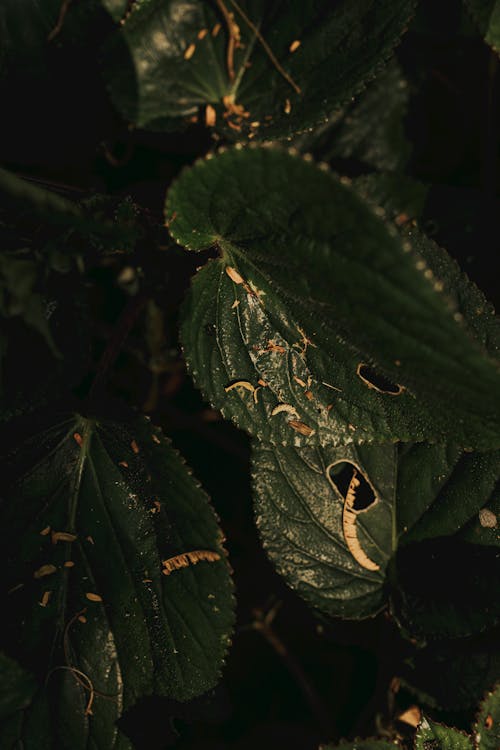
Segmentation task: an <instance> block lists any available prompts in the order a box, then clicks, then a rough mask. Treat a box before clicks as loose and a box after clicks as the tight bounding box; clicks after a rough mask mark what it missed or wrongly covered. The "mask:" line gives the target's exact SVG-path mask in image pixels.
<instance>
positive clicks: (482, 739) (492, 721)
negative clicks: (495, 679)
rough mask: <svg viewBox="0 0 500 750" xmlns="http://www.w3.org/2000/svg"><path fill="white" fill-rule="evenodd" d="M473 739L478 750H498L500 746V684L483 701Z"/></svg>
mask: <svg viewBox="0 0 500 750" xmlns="http://www.w3.org/2000/svg"><path fill="white" fill-rule="evenodd" d="M473 737H474V745H475V747H476V749H477V750H497V749H498V747H499V746H500V684H499V685H496V687H495V688H493V690H492V691H491V692H490V693H488V694H487V695H486V697H485V698H484V700H483V701H482V703H481V705H480V707H479V713H478V715H477V718H476V722H475V724H474V728H473Z"/></svg>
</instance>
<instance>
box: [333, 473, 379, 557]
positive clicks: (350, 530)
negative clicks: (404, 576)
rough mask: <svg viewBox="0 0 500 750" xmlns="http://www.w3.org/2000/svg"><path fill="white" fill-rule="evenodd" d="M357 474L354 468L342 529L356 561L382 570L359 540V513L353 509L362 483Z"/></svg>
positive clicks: (345, 504)
mask: <svg viewBox="0 0 500 750" xmlns="http://www.w3.org/2000/svg"><path fill="white" fill-rule="evenodd" d="M357 474H358V472H357V471H356V470H354V473H353V475H352V479H351V481H350V483H349V487H348V490H347V494H346V496H345V501H344V508H343V511H342V531H343V532H344V539H345V543H346V544H347V549H348V550H349V552H350V553H351V555H352V556H353V557H354V559H355V560H356V562H357V563H359V564H360V565H361V567H362V568H365V570H380V565H377V563H376V562H374V561H373V560H370V558H369V557H368V555H367V554H366V553H365V552H364V551H363V550H362V549H361V545H360V543H359V540H358V530H357V528H356V517H357V515H358V513H357V512H356V511H355V510H353V505H354V501H355V499H356V490H357V488H358V487H359V485H360V484H361V482H360V480H359V479H358V476H357Z"/></svg>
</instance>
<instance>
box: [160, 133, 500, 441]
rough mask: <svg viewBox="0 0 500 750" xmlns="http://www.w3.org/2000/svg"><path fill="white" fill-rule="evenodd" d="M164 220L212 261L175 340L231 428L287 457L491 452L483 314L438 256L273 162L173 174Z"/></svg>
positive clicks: (314, 172)
mask: <svg viewBox="0 0 500 750" xmlns="http://www.w3.org/2000/svg"><path fill="white" fill-rule="evenodd" d="M166 216H167V218H168V219H169V220H170V222H171V223H170V231H171V233H172V235H173V236H174V238H175V239H176V240H177V241H178V242H179V243H180V244H183V245H184V246H185V247H187V248H188V249H190V250H194V251H201V250H204V249H207V248H215V249H217V251H218V254H219V257H218V258H217V259H215V260H212V261H211V262H210V263H209V264H208V265H207V266H206V267H204V268H203V269H202V270H201V271H200V272H199V273H198V274H197V276H196V277H195V279H194V281H193V286H192V289H191V293H190V294H189V296H188V298H187V301H186V303H185V306H184V309H183V312H182V330H181V336H182V340H183V343H184V347H185V349H186V357H187V361H188V365H189V367H190V369H191V371H192V373H193V376H194V378H195V381H196V383H197V384H198V385H199V387H201V388H202V390H203V392H204V394H205V396H206V397H207V399H208V400H209V401H210V402H211V403H212V404H213V405H214V406H215V407H216V408H218V409H220V410H221V411H222V413H223V414H224V416H226V417H228V418H231V419H233V420H234V421H235V422H236V424H237V425H238V426H239V427H241V428H243V429H245V430H247V431H248V432H250V433H251V434H253V435H255V436H256V437H258V438H259V439H262V440H266V441H271V442H275V443H279V444H293V445H295V446H297V447H299V446H300V445H304V444H318V443H319V444H326V443H331V444H334V445H340V444H346V443H349V442H352V441H355V442H356V443H361V442H367V441H374V440H376V441H380V442H381V441H387V440H396V439H397V440H405V441H408V440H424V439H426V438H433V439H436V438H441V439H442V438H445V437H448V436H450V437H453V440H454V441H455V442H459V443H461V444H462V445H464V446H466V447H477V448H480V447H483V448H491V447H496V446H498V445H499V442H500V425H499V422H500V415H499V411H500V388H499V383H500V379H499V373H498V365H497V362H496V360H494V359H492V358H490V356H488V354H487V352H486V351H485V349H484V346H485V345H486V344H487V343H488V341H489V338H491V336H492V332H493V333H495V336H496V331H498V322H497V321H496V319H495V318H494V317H493V314H492V311H491V308H490V307H489V306H488V305H487V303H486V302H485V300H484V298H483V297H482V295H481V294H480V292H479V291H478V290H477V289H476V288H475V287H474V286H473V285H472V284H471V283H470V282H469V281H468V280H467V279H466V278H465V277H462V276H461V275H460V272H459V270H458V268H457V267H456V264H454V263H453V261H451V260H449V259H448V260H447V256H446V255H445V253H444V251H441V250H436V247H435V246H434V245H433V244H432V243H429V242H428V241H426V239H425V238H424V237H423V236H421V235H418V236H417V233H416V232H415V233H413V232H412V233H408V236H407V238H405V239H403V238H401V237H400V236H399V235H398V233H397V232H396V230H395V229H394V228H392V227H389V226H388V225H386V224H385V223H384V221H383V219H382V218H381V217H380V216H378V215H377V214H376V212H374V211H373V209H372V208H371V207H370V206H369V205H367V204H366V203H365V202H364V201H363V200H362V199H361V198H360V197H359V195H358V194H357V193H356V192H355V191H353V190H352V188H351V187H350V186H349V185H348V184H347V183H346V181H345V180H343V181H341V180H338V179H337V178H336V177H335V176H333V175H332V174H331V173H329V172H328V171H324V170H322V169H320V168H318V167H316V166H315V165H314V164H311V163H309V162H308V161H304V160H303V159H301V158H298V157H296V156H293V155H291V154H288V153H285V152H284V151H281V150H279V149H273V148H271V149H270V148H261V149H241V150H238V149H231V150H229V151H227V152H225V153H222V154H220V155H219V156H217V157H215V158H213V159H211V160H208V161H201V162H198V163H197V164H196V165H195V166H194V167H193V168H191V169H189V170H186V171H185V172H184V173H183V175H182V176H181V177H180V178H179V179H178V181H177V182H176V183H174V185H173V186H172V188H171V189H170V191H169V194H168V197H167V204H166ZM417 248H418V252H417ZM434 269H436V271H434ZM235 272H236V273H235ZM441 273H442V274H443V275H444V278H441V276H440V274H441ZM457 284H458V285H459V286H458V288H457V291H456V293H453V292H452V291H451V290H452V289H454V288H455V285H457ZM448 288H449V289H450V292H449V293H446V292H447V291H448ZM462 311H463V312H462ZM471 319H473V320H472V322H471ZM478 339H479V340H478ZM494 352H495V353H496V352H497V347H496V346H495V348H494ZM371 365H373V366H374V368H372V367H370V366H371ZM360 375H361V376H362V377H360ZM378 375H382V376H385V378H386V379H388V382H387V380H382V381H379V380H378V377H377V376H378ZM238 381H245V382H246V385H240V386H236V387H234V388H232V389H231V390H227V389H229V388H231V386H232V385H233V386H234V384H235V383H237V382H238ZM259 381H263V383H264V385H262V382H261V383H260V384H259ZM258 385H260V386H261V389H260V390H259V391H258V392H257V393H255V392H252V390H251V388H252V387H253V388H257V387H258ZM374 386H375V387H374ZM281 404H287V405H288V406H289V407H291V408H292V409H293V410H294V411H290V410H288V411H284V410H280V411H279V412H276V411H275V408H276V407H277V406H280V405H281ZM290 417H292V418H290ZM290 422H295V423H299V428H297V426H296V425H295V426H294V425H290Z"/></svg>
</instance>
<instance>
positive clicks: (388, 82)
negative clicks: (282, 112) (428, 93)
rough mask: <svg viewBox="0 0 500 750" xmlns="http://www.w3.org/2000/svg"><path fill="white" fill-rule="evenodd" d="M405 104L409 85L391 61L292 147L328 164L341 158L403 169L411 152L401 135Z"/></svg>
mask: <svg viewBox="0 0 500 750" xmlns="http://www.w3.org/2000/svg"><path fill="white" fill-rule="evenodd" d="M407 105H408V83H407V81H406V80H405V79H404V77H403V73H402V70H401V68H400V66H399V65H398V63H397V62H396V61H395V60H393V61H392V62H391V63H390V64H389V65H388V66H387V68H386V69H385V70H383V71H382V72H381V73H380V74H379V75H378V76H377V78H376V79H375V80H374V81H373V82H372V83H371V84H370V85H369V86H368V88H367V89H366V91H363V92H362V93H361V94H359V95H358V96H357V97H356V99H355V100H354V102H353V103H352V104H350V105H348V106H347V107H345V108H344V109H343V110H342V111H341V112H339V113H338V115H336V116H335V117H332V118H331V120H330V122H329V123H327V124H326V125H323V126H320V127H319V128H318V129H317V130H316V131H315V132H313V133H306V134H304V135H302V136H298V137H297V138H296V139H295V140H294V141H293V144H294V146H296V147H297V148H299V149H300V150H301V151H312V152H313V153H314V155H315V156H316V158H318V159H322V160H324V161H327V162H330V161H331V160H332V159H335V158H339V157H340V158H342V159H355V160H356V161H359V162H361V163H362V164H366V165H370V166H371V167H374V168H375V169H380V170H397V169H402V168H403V167H404V166H405V164H406V162H407V161H408V158H409V155H410V149H411V146H410V143H409V142H408V140H407V139H406V136H405V132H404V117H405V115H406V109H407Z"/></svg>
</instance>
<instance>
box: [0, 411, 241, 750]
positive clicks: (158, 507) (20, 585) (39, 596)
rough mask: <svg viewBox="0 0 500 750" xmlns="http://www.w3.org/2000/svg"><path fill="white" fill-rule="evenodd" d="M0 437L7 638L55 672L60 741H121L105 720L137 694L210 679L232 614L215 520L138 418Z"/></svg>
mask: <svg viewBox="0 0 500 750" xmlns="http://www.w3.org/2000/svg"><path fill="white" fill-rule="evenodd" d="M9 436H10V442H11V445H12V444H13V445H12V447H13V450H12V453H11V455H10V456H9V457H8V461H7V467H4V469H3V471H4V477H5V475H6V474H7V473H8V475H9V479H10V484H9V490H8V492H7V493H6V497H5V500H4V502H3V504H2V506H1V509H0V517H1V524H0V526H1V529H2V530H3V531H2V547H3V550H4V553H5V554H6V564H4V566H3V568H2V579H3V586H4V587H5V589H6V590H7V591H10V593H6V592H5V593H4V597H8V601H9V608H8V616H6V617H5V618H4V625H5V626H6V628H7V638H6V643H7V644H8V647H9V649H10V650H11V651H12V652H14V653H15V652H16V651H17V650H19V653H22V654H23V659H24V661H25V663H29V664H30V665H31V668H32V669H33V671H35V672H36V673H38V674H39V675H40V676H43V677H44V678H45V677H46V676H47V675H50V676H49V681H50V682H51V683H52V681H54V682H55V683H56V687H57V688H58V695H59V698H58V701H57V704H56V705H57V711H58V714H57V716H56V715H53V717H52V721H53V731H54V732H56V734H57V736H59V738H60V739H59V741H60V742H61V743H62V744H61V745H58V746H61V747H71V748H84V747H87V746H88V743H89V742H91V743H92V742H93V743H94V745H95V746H96V747H109V748H116V749H118V748H120V749H121V748H125V747H128V741H125V740H124V739H123V738H122V737H121V735H120V734H119V733H118V730H117V728H116V725H115V721H116V719H117V718H118V717H119V716H120V715H121V714H122V712H123V711H124V710H126V709H127V708H128V707H130V706H131V705H133V704H134V703H135V702H136V701H137V699H138V698H140V697H141V696H145V695H148V694H151V693H155V694H156V695H162V696H169V697H172V698H175V699H176V700H187V699H189V698H191V697H193V696H195V695H198V694H200V693H202V692H203V691H205V690H207V689H208V688H210V687H212V686H213V685H214V684H215V682H216V681H217V678H218V675H219V671H220V668H221V664H222V661H223V658H224V654H225V652H226V649H227V644H228V641H229V636H230V632H231V627H232V622H233V614H232V592H231V583H230V577H229V571H228V566H227V563H226V561H225V557H224V551H223V549H222V547H221V533H220V530H219V528H218V526H217V522H216V519H215V517H214V515H213V513H212V511H211V509H210V507H209V505H208V503H207V501H206V498H205V496H204V494H203V492H202V491H201V489H200V487H199V486H198V485H197V484H196V483H195V482H194V481H193V479H192V478H191V477H190V476H189V473H188V471H187V469H186V467H185V466H184V465H183V463H182V462H181V461H180V459H179V457H178V456H177V455H176V454H175V452H174V451H173V449H172V448H171V447H170V446H169V444H168V443H167V442H166V441H165V439H164V437H163V436H162V434H161V433H160V431H159V430H157V429H154V428H152V427H151V426H150V425H149V424H148V423H146V422H145V421H143V420H138V419H134V420H133V421H131V422H129V423H121V422H120V423H118V422H114V421H109V420H99V419H92V418H87V417H82V416H79V415H74V416H73V415H69V416H67V417H66V418H64V419H60V420H56V419H52V420H51V421H50V422H48V423H45V422H44V423H43V424H41V425H40V431H39V432H37V433H34V432H33V433H32V434H31V435H30V437H29V438H28V439H27V440H25V441H23V442H19V443H17V440H16V433H15V430H14V429H13V427H12V426H11V427H10V429H9ZM171 558H174V561H173V562H170V563H169V564H168V565H167V566H165V565H164V566H163V567H162V561H164V560H170V559H171ZM162 571H163V572H162ZM165 571H166V572H170V574H169V575H166V574H165ZM90 710H91V711H92V713H91V714H90Z"/></svg>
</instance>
